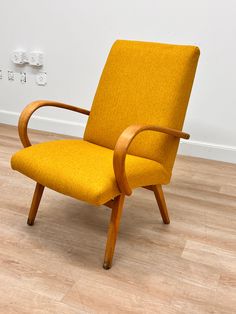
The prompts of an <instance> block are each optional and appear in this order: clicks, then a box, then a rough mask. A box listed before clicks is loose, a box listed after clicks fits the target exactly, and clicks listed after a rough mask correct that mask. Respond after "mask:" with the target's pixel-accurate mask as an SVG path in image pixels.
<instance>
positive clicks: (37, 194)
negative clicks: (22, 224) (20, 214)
mask: <svg viewBox="0 0 236 314" xmlns="http://www.w3.org/2000/svg"><path fill="white" fill-rule="evenodd" d="M43 191H44V186H43V185H41V184H39V183H37V184H36V187H35V190H34V196H33V199H32V203H31V207H30V211H29V216H28V220H27V224H28V225H29V226H33V224H34V220H35V217H36V215H37V211H38V208H39V203H40V201H41V197H42V195H43Z"/></svg>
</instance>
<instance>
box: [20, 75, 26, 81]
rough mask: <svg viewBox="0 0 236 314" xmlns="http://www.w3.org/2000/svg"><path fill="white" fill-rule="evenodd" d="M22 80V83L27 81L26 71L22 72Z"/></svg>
mask: <svg viewBox="0 0 236 314" xmlns="http://www.w3.org/2000/svg"><path fill="white" fill-rule="evenodd" d="M20 81H21V83H22V84H25V83H26V73H25V72H20Z"/></svg>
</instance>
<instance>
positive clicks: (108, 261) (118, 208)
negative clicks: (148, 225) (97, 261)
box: [103, 194, 125, 269]
mask: <svg viewBox="0 0 236 314" xmlns="http://www.w3.org/2000/svg"><path fill="white" fill-rule="evenodd" d="M124 199H125V195H124V194H121V195H118V196H117V197H116V198H115V199H114V201H113V204H112V207H111V208H112V212H111V219H110V224H109V228H108V235H107V245H106V251H105V257H104V263H103V268H104V269H110V268H111V266H112V259H113V255H114V251H115V245H116V239H117V235H118V231H119V226H120V220H121V215H122V210H123V204H124ZM105 206H107V204H105ZM108 207H109V206H108Z"/></svg>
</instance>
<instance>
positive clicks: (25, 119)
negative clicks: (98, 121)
mask: <svg viewBox="0 0 236 314" xmlns="http://www.w3.org/2000/svg"><path fill="white" fill-rule="evenodd" d="M46 106H49V107H57V108H63V109H67V110H71V111H75V112H79V113H82V114H85V115H87V116H88V115H89V114H90V111H89V110H86V109H82V108H79V107H75V106H71V105H67V104H63V103H60V102H56V101H49V100H37V101H34V102H32V103H30V104H29V105H28V106H26V107H25V108H24V110H23V111H22V113H21V115H20V118H19V122H18V132H19V136H20V140H21V142H22V144H23V146H24V147H28V146H31V143H30V140H29V137H28V130H27V127H28V123H29V119H30V117H31V116H32V114H33V113H34V112H35V111H36V110H37V109H39V108H41V107H46Z"/></svg>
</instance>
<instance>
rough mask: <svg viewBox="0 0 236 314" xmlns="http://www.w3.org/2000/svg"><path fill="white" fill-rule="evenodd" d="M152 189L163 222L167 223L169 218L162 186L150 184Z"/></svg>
mask: <svg viewBox="0 0 236 314" xmlns="http://www.w3.org/2000/svg"><path fill="white" fill-rule="evenodd" d="M152 190H153V192H154V194H155V198H156V200H157V204H158V206H159V209H160V213H161V217H162V220H163V222H164V223H165V224H169V223H170V218H169V214H168V209H167V206H166V201H165V197H164V193H163V190H162V186H161V185H152Z"/></svg>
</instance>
